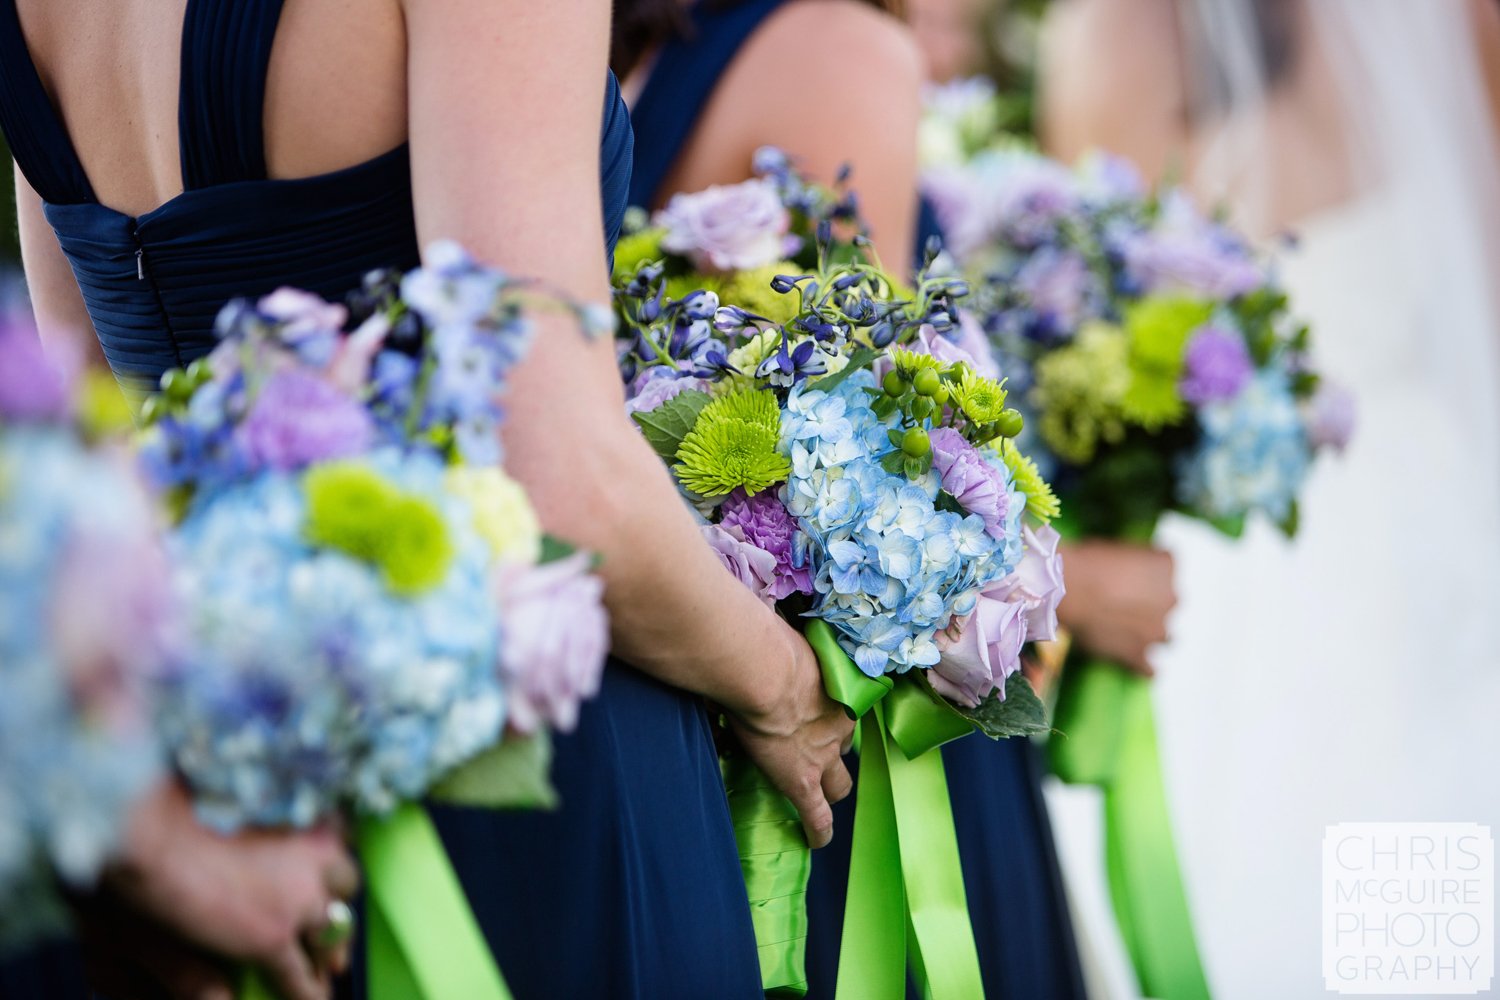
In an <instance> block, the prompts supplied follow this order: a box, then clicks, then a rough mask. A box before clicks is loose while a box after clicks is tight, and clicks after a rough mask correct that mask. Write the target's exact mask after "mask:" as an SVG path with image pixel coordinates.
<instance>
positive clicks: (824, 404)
mask: <svg viewBox="0 0 1500 1000" xmlns="http://www.w3.org/2000/svg"><path fill="white" fill-rule="evenodd" d="M874 385H875V377H874V376H873V375H872V374H871V373H870V372H869V371H861V372H857V373H856V374H854V375H852V376H850V377H849V378H847V379H845V380H844V381H843V382H842V383H840V384H839V385H838V386H836V387H835V388H834V389H833V390H832V391H824V390H821V389H818V388H816V384H815V383H803V384H802V385H800V386H799V387H798V388H796V389H794V390H793V391H792V393H791V395H790V396H789V397H788V399H787V407H786V411H785V413H784V414H783V419H782V448H783V450H784V451H785V452H786V454H787V455H788V457H789V458H790V460H791V463H792V473H791V476H790V478H789V479H788V481H787V484H786V487H785V488H784V493H783V501H784V502H785V503H786V505H787V509H788V510H789V511H790V512H791V514H792V515H793V516H794V517H795V518H796V519H797V523H798V525H799V527H800V528H801V530H802V532H803V534H804V535H805V540H804V541H803V542H802V543H801V544H800V545H799V547H798V552H799V553H800V554H801V557H802V558H803V559H805V564H806V565H808V566H809V568H810V569H811V571H812V574H813V586H814V589H815V591H816V596H815V599H814V604H813V608H812V611H811V614H812V615H813V616H815V617H817V618H821V619H823V620H824V621H827V622H828V623H829V624H831V625H833V626H834V627H835V628H836V629H837V630H838V632H839V633H840V641H841V643H842V644H843V645H844V648H845V650H846V651H847V652H848V653H849V654H850V655H851V656H852V657H853V658H854V661H855V663H857V664H858V665H859V667H860V669H861V670H863V671H864V672H865V673H867V674H869V675H871V676H878V675H880V674H882V673H886V672H897V673H904V672H905V671H907V670H909V669H911V668H912V667H931V666H932V665H934V664H935V663H937V662H938V659H939V657H940V654H939V651H938V647H937V644H936V642H935V637H936V634H937V632H938V631H939V630H940V629H943V628H946V627H947V626H948V624H949V623H950V621H951V620H952V618H953V617H954V616H955V615H958V616H960V617H961V616H963V615H966V614H968V613H969V612H970V611H972V610H973V608H974V604H975V601H976V599H977V597H978V595H979V593H980V591H982V590H983V589H984V588H985V587H986V586H988V585H989V584H992V583H994V582H995V581H996V580H999V579H1000V578H1001V577H1004V576H1005V575H1006V574H1008V573H1009V572H1011V570H1013V569H1014V568H1015V564H1016V561H1017V560H1019V558H1020V554H1021V545H1020V518H1019V516H1017V517H1015V518H1014V519H1013V520H1014V521H1015V531H1014V532H1007V533H1006V534H1005V537H1003V538H998V539H997V538H995V537H992V536H991V535H990V534H989V533H987V532H986V531H985V525H984V522H983V521H982V520H981V519H980V518H979V517H978V516H976V515H972V514H969V515H965V514H961V513H958V512H955V511H953V510H947V509H943V508H942V507H940V506H939V499H938V498H939V494H940V491H941V485H940V479H939V477H938V475H937V474H936V472H933V471H929V472H928V473H927V474H926V475H924V476H922V477H921V478H920V479H917V480H912V479H908V478H907V477H906V476H904V475H899V474H893V473H891V472H888V471H886V470H885V468H883V467H882V465H881V461H880V459H881V457H882V456H883V455H885V454H887V453H888V452H890V451H891V443H890V439H889V436H888V431H889V430H890V428H891V427H893V426H894V423H891V424H890V425H887V424H886V423H884V422H882V421H881V420H880V419H879V418H878V417H877V416H876V415H875V413H874V411H873V410H872V409H871V406H870V401H871V395H870V392H869V390H871V389H873V387H874ZM1023 507H1024V500H1023V499H1021V498H1019V497H1018V498H1017V500H1016V502H1015V504H1014V509H1015V510H1016V511H1017V512H1019V511H1021V510H1022V509H1023ZM1012 534H1013V535H1014V536H1015V538H1014V540H1012V539H1011V537H1010V536H1011V535H1012Z"/></svg>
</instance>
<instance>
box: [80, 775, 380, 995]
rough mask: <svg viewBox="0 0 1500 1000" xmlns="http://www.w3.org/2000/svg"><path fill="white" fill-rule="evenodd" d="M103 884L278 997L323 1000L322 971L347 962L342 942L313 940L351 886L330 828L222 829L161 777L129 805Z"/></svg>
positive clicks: (354, 875)
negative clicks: (118, 849) (242, 965)
mask: <svg viewBox="0 0 1500 1000" xmlns="http://www.w3.org/2000/svg"><path fill="white" fill-rule="evenodd" d="M105 886H106V889H107V890H108V891H109V892H111V893H113V894H114V895H115V896H116V897H118V898H119V899H120V900H121V901H123V902H124V903H126V904H127V905H129V906H131V907H132V908H134V909H136V910H138V911H140V912H141V913H143V914H144V915H145V916H147V917H149V918H152V919H153V920H155V921H157V922H159V923H161V924H163V925H165V926H166V927H167V928H169V929H170V930H171V931H173V932H175V933H176V934H178V935H180V936H181V937H182V938H183V939H184V940H185V941H186V942H188V943H190V944H192V945H196V946H197V947H199V948H201V949H203V950H205V951H207V952H211V953H213V954H215V955H220V956H223V957H225V958H228V959H231V960H234V961H239V962H248V963H251V964H253V965H255V966H258V967H259V968H260V969H261V970H263V971H264V973H265V974H266V976H267V978H268V980H269V982H270V984H271V986H272V987H273V988H274V989H276V990H277V991H278V992H279V993H280V994H281V995H282V996H283V997H285V998H286V1000H326V998H327V997H328V995H329V990H330V976H331V974H333V973H337V972H340V971H342V970H343V969H344V968H345V967H346V966H347V965H348V945H347V943H345V944H343V945H342V946H340V947H338V948H335V949H331V950H322V951H320V949H319V948H318V947H317V946H316V941H315V939H316V936H317V934H318V932H319V931H320V930H322V929H324V928H325V927H326V926H327V923H328V919H329V912H330V907H331V906H332V904H334V903H335V902H336V901H342V900H344V899H347V898H349V897H350V896H352V895H353V894H354V893H355V892H356V891H357V889H358V886H359V874H358V871H357V869H356V868H355V866H354V862H353V861H352V860H351V859H350V857H349V855H348V854H347V852H346V851H345V850H344V847H343V844H342V843H341V842H340V840H339V838H338V836H337V835H336V834H335V833H334V832H332V831H331V830H326V829H324V830H312V831H306V832H300V833H292V832H286V833H273V832H246V833H241V834H238V835H235V836H232V837H226V836H221V835H219V834H216V833H214V832H213V831H211V830H208V829H207V828H205V827H204V826H202V825H201V824H199V823H198V821H197V819H196V818H195V817H194V816H193V812H192V805H191V803H190V802H189V800H188V797H187V795H186V793H185V792H184V791H183V790H182V789H181V788H180V787H179V786H177V785H176V784H175V783H171V784H164V785H163V786H162V787H160V788H159V789H157V790H156V791H155V792H154V793H153V794H152V795H150V796H149V797H148V798H147V800H146V801H145V802H143V803H142V804H141V805H140V806H139V807H137V809H136V813H135V815H134V816H133V817H132V822H131V827H130V830H129V832H128V834H127V841H126V845H125V850H124V853H123V856H122V858H121V859H120V860H119V861H118V862H117V863H116V864H115V865H114V866H112V867H111V869H110V870H109V871H108V872H106V875H105ZM314 955H316V956H317V957H316V958H314Z"/></svg>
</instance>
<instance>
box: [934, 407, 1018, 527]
mask: <svg viewBox="0 0 1500 1000" xmlns="http://www.w3.org/2000/svg"><path fill="white" fill-rule="evenodd" d="M931 439H932V465H933V467H934V468H935V469H937V470H938V474H939V475H941V476H942V477H943V489H944V490H945V491H946V492H947V493H948V495H949V496H951V497H953V499H954V500H957V501H958V505H959V506H960V507H962V508H963V509H964V510H966V511H968V512H969V513H970V514H977V515H979V517H980V519H981V520H983V521H984V530H985V531H986V532H988V533H989V535H990V537H991V538H994V539H997V540H1000V541H1004V540H1005V538H1006V535H1007V534H1008V531H1007V527H1008V525H1007V524H1006V520H1007V518H1008V516H1009V514H1010V491H1009V490H1008V489H1007V488H1006V482H1005V477H1004V476H1002V475H1001V473H1000V470H999V469H997V468H995V467H994V466H993V465H991V464H990V463H989V462H986V461H985V460H984V458H983V456H981V455H980V454H979V452H978V451H976V450H975V448H974V446H973V445H971V444H970V443H969V442H967V441H965V440H964V436H963V435H962V434H960V433H959V432H958V431H956V430H954V429H953V428H951V427H939V428H937V429H935V430H934V431H933V432H932V434H931Z"/></svg>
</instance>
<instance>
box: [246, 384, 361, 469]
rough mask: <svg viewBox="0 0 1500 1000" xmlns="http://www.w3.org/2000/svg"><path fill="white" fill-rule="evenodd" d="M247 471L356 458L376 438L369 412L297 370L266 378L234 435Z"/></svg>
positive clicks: (347, 397) (335, 390)
mask: <svg viewBox="0 0 1500 1000" xmlns="http://www.w3.org/2000/svg"><path fill="white" fill-rule="evenodd" d="M235 434H236V436H237V439H238V444H239V446H240V448H241V450H242V451H243V453H244V455H245V457H246V458H247V459H248V460H249V462H250V465H251V468H271V469H280V470H283V471H285V470H290V469H298V468H301V467H303V466H305V465H309V464H311V463H313V462H320V461H324V460H326V459H331V458H341V457H344V456H347V455H357V454H359V453H361V452H363V451H365V450H366V449H367V448H369V446H370V444H371V442H372V441H373V440H374V437H375V428H374V425H373V424H372V422H371V420H370V415H369V412H368V411H367V410H366V409H365V408H364V407H363V406H361V405H360V404H359V403H358V402H356V401H355V400H354V399H352V398H351V397H349V396H347V395H345V394H344V393H342V392H339V391H338V390H337V389H335V388H334V387H333V386H332V385H330V384H329V383H328V382H326V381H325V380H323V379H321V378H318V377H317V376H316V375H311V374H309V373H307V372H305V371H302V370H300V369H296V368H288V369H286V370H285V371H280V372H277V373H276V374H275V375H272V376H271V377H270V378H269V379H267V380H266V384H265V386H264V387H262V389H261V391H260V395H259V396H257V397H256V399H255V403H254V404H253V405H252V406H251V408H250V414H249V416H248V417H246V418H245V422H244V423H243V424H241V425H240V427H239V428H238V429H237V430H236V431H235Z"/></svg>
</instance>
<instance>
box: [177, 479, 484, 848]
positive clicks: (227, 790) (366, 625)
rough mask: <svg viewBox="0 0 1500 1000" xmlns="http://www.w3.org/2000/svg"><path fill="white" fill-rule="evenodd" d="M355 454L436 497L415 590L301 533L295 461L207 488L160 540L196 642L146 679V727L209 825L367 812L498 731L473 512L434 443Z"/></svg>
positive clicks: (303, 504)
mask: <svg viewBox="0 0 1500 1000" xmlns="http://www.w3.org/2000/svg"><path fill="white" fill-rule="evenodd" d="M361 464H362V465H367V466H368V467H369V468H371V469H373V470H374V471H375V472H377V473H378V474H379V475H380V476H381V477H382V479H383V480H385V481H386V482H388V483H390V484H391V485H392V486H394V487H395V488H397V489H399V490H401V491H403V492H404V493H406V494H409V495H412V496H416V497H420V498H421V499H422V500H423V501H424V502H426V503H429V504H431V505H433V506H434V507H435V508H437V509H438V510H440V511H441V512H442V519H443V522H444V525H445V527H446V530H447V532H448V535H449V541H450V543H451V545H450V549H451V552H452V558H451V562H450V563H449V564H448V566H447V568H446V571H445V572H444V574H443V576H442V578H441V579H440V580H439V581H438V582H437V583H436V584H435V585H433V586H431V587H428V588H426V589H423V590H422V591H421V592H420V593H414V594H401V593H397V592H395V591H393V589H392V587H391V586H390V585H389V583H388V581H387V580H386V579H383V578H382V575H381V571H380V569H379V568H378V567H376V566H375V565H372V564H371V563H369V562H366V561H363V560H360V559H356V558H354V557H353V556H352V555H349V554H346V553H345V552H343V551H339V550H336V549H330V548H326V547H324V548H317V547H313V546H312V545H310V544H309V542H308V540H307V529H306V523H307V519H308V500H307V498H306V496H305V493H304V489H303V480H302V479H301V478H299V477H296V476H291V475H284V474H269V475H263V476H260V477H257V478H255V479H254V480H250V481H247V482H245V483H242V484H238V485H235V486H232V487H230V488H228V489H226V490H223V491H221V492H219V493H218V494H216V495H215V496H214V497H213V498H212V502H211V503H206V504H202V505H200V506H199V507H196V508H194V509H192V510H190V511H189V513H188V515H187V518H186V519H185V521H184V522H183V524H182V526H181V528H180V529H179V530H178V532H177V533H176V536H175V537H174V539H173V545H174V554H175V555H176V557H177V559H176V562H177V566H178V577H177V583H178V589H179V591H180V593H181V594H182V595H184V597H185V598H186V599H187V601H188V605H189V611H188V614H189V620H188V623H187V625H188V632H189V636H190V638H191V639H192V640H195V641H194V642H193V644H192V649H193V650H194V653H195V657H194V660H193V662H192V663H191V664H190V666H189V668H188V669H184V670H181V671H178V672H176V673H175V674H174V675H172V676H170V677H168V678H167V679H166V682H165V683H164V685H163V699H162V700H163V704H164V710H163V713H162V722H163V729H164V733H165V736H166V738H167V739H168V741H169V742H170V743H171V745H173V746H174V747H175V748H176V755H177V763H178V766H179V767H181V769H182V770H183V772H184V773H185V775H186V776H187V778H188V779H189V780H190V781H191V782H192V784H193V787H194V790H195V792H196V794H197V799H198V806H199V811H200V815H202V817H203V818H204V820H205V821H206V822H209V823H210V824H212V825H214V826H216V827H220V828H223V829H233V828H236V827H239V826H242V825H247V824H249V825H279V824H291V825H307V824H310V823H313V822H315V821H317V820H318V819H320V818H322V817H323V816H325V815H327V814H328V813H330V812H332V811H333V810H335V809H336V808H339V807H342V806H353V807H355V808H356V809H359V810H362V811H369V812H377V813H379V812H384V811H387V810H389V809H391V808H393V807H394V806H395V805H397V804H398V803H399V802H401V801H405V800H409V799H413V798H417V797H420V796H421V795H422V794H423V793H424V792H425V791H426V789H427V788H428V786H429V785H430V784H431V783H432V782H433V781H434V780H435V779H436V778H437V777H439V776H440V775H441V774H443V773H444V772H446V771H448V770H450V769H451V768H453V767H454V766H456V765H458V764H460V763H462V762H463V761H465V760H466V759H468V758H469V757H471V756H473V755H474V754H476V753H478V752H479V751H481V750H483V749H485V748H487V747H489V746H491V745H492V744H494V743H495V742H496V741H497V740H498V738H499V736H500V733H501V729H502V726H503V723H504V701H503V698H502V688H501V686H500V680H499V677H498V675H497V673H496V661H495V655H496V653H495V651H496V649H497V648H499V646H498V641H499V629H500V622H499V617H498V607H497V604H496V602H495V600H494V598H493V595H492V591H491V589H490V587H489V586H488V582H487V581H488V576H487V574H488V572H489V560H490V555H489V551H488V548H487V547H486V545H485V544H484V542H483V541H482V540H481V539H480V538H479V537H478V535H477V534H476V532H475V529H474V526H473V514H472V511H470V510H469V508H468V507H467V506H466V505H465V504H464V503H462V502H461V501H459V500H457V499H456V498H455V497H453V496H451V495H449V494H447V493H445V492H444V490H443V488H442V477H443V467H442V464H441V463H440V462H439V461H438V460H437V459H436V458H435V457H432V456H427V455H424V454H422V453H414V454H413V453H408V454H405V455H400V454H397V453H394V452H390V451H386V452H377V453H376V454H375V455H373V456H372V457H371V458H370V459H368V460H362V462H361Z"/></svg>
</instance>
